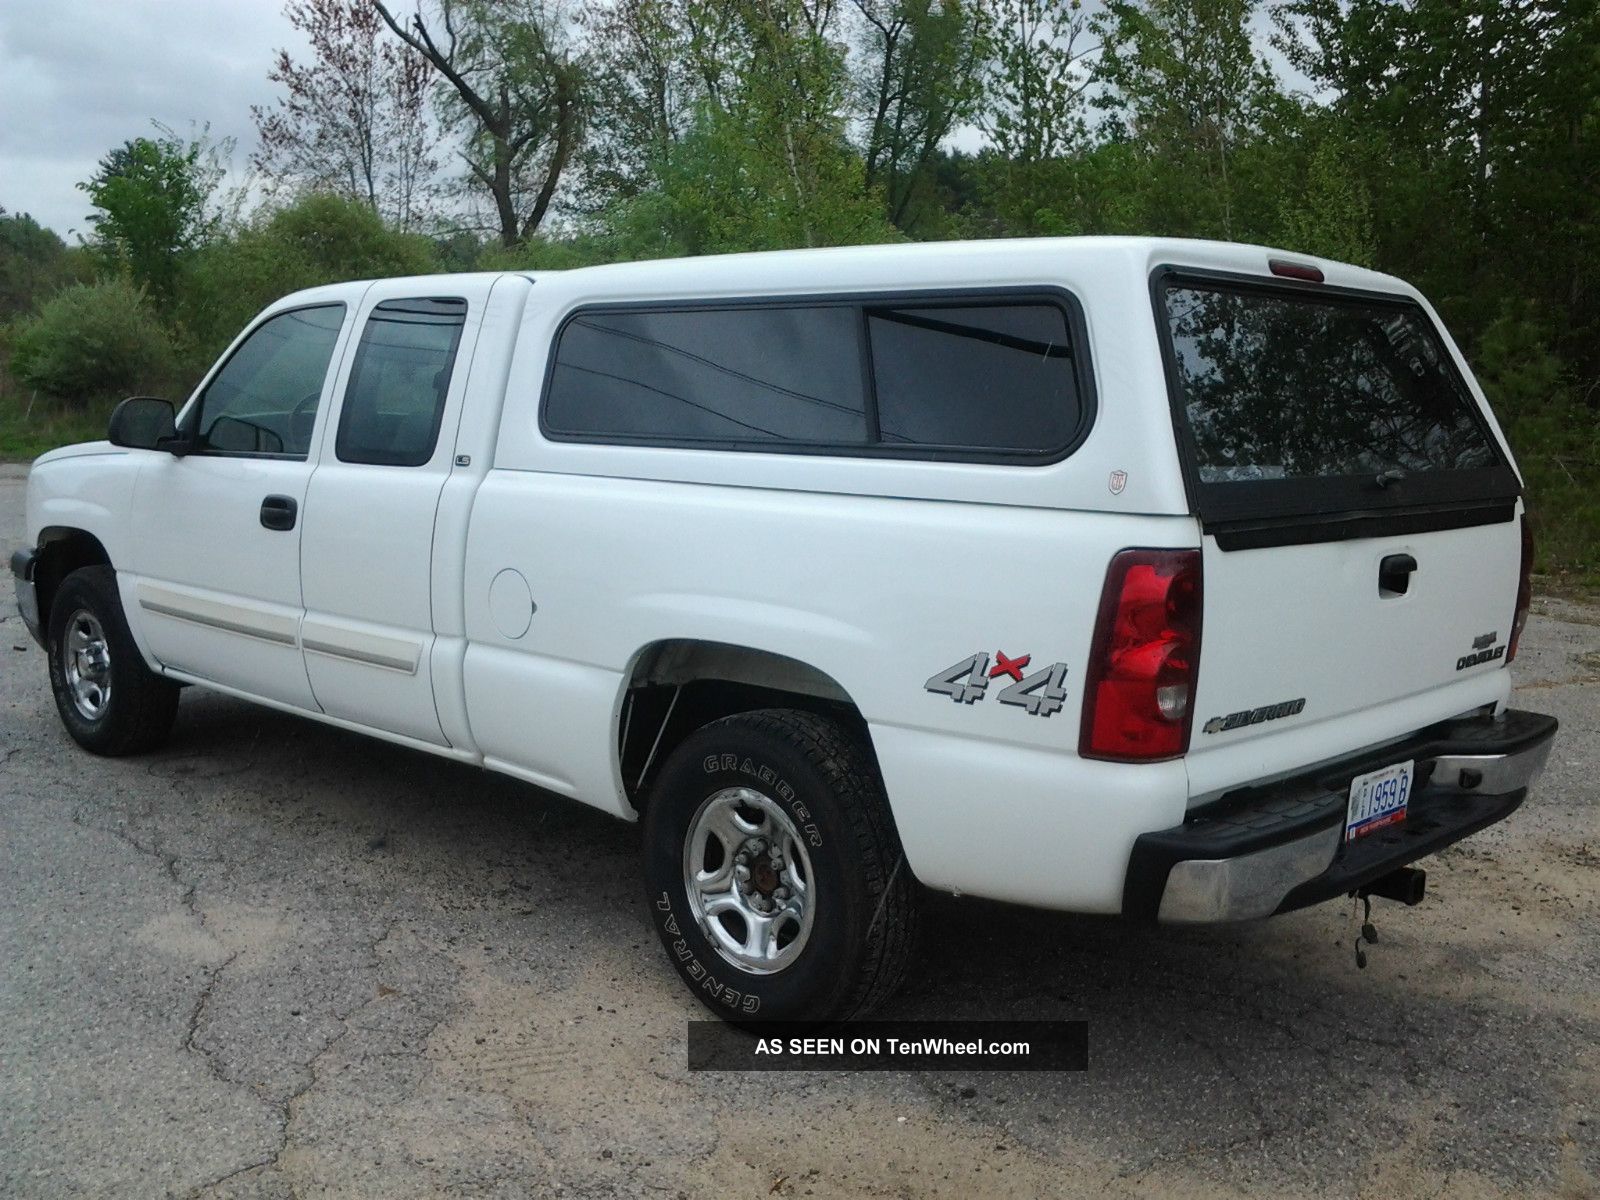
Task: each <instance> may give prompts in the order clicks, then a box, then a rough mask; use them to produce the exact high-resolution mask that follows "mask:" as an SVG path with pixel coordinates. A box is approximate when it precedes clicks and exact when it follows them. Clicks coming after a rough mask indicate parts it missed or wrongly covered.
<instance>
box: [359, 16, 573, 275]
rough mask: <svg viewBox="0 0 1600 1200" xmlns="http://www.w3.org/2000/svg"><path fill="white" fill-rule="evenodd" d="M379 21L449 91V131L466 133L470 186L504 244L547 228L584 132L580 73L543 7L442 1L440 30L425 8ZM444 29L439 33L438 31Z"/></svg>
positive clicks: (551, 18)
mask: <svg viewBox="0 0 1600 1200" xmlns="http://www.w3.org/2000/svg"><path fill="white" fill-rule="evenodd" d="M372 3H373V4H374V5H375V6H376V8H377V10H378V14H379V15H380V16H381V17H382V18H383V20H384V21H385V22H386V23H387V24H388V26H389V28H390V29H392V30H393V31H394V32H395V33H396V34H397V35H398V36H399V37H400V38H401V39H402V40H403V41H404V42H405V43H406V44H407V45H408V46H410V47H411V48H412V49H413V50H414V51H416V52H417V53H418V54H420V55H422V57H423V58H425V59H427V61H428V62H429V63H431V64H432V65H433V67H434V69H436V70H437V71H438V72H439V74H440V75H441V76H442V77H443V78H444V81H445V84H446V88H447V90H446V95H447V97H448V100H447V104H446V124H447V126H448V127H450V128H451V129H453V130H455V131H457V132H458V133H460V134H462V135H463V137H464V141H465V148H464V149H463V151H462V157H463V158H464V159H465V161H466V165H467V171H468V177H469V179H470V181H471V183H472V184H473V185H474V186H475V187H477V188H481V189H482V190H483V191H484V192H486V193H487V194H488V196H489V199H490V202H491V203H492V204H493V206H494V213H495V223H496V225H497V226H498V229H499V233H500V241H501V243H502V244H503V245H506V246H513V245H515V244H516V243H517V242H519V241H522V240H524V239H526V238H528V237H531V236H532V235H533V234H534V233H535V232H536V231H537V230H538V228H539V226H540V225H541V224H543V223H544V220H545V218H546V216H547V215H548V214H549V211H550V205H551V202H552V201H553V200H554V199H555V195H556V189H557V187H558V186H559V185H560V183H561V180H562V176H563V174H564V173H565V172H566V170H567V168H568V166H570V165H571V163H572V160H573V157H574V155H575V154H576V153H577V150H578V147H579V144H580V142H581V139H582V133H583V117H584V111H583V104H582V99H583V97H582V90H583V81H584V72H583V67H582V65H581V64H580V63H578V62H576V61H574V59H573V58H572V56H571V55H570V54H569V53H568V50H567V48H566V47H565V45H564V44H563V41H562V38H561V35H560V32H559V28H558V26H557V21H556V16H555V14H554V13H553V12H552V11H551V10H549V9H547V8H546V7H545V5H544V3H543V0H439V22H440V25H439V27H438V28H434V27H430V25H429V23H428V21H427V20H426V19H425V18H424V17H423V15H422V13H421V11H420V10H419V11H417V12H416V13H414V14H413V15H412V17H411V19H410V20H409V21H407V22H404V23H402V22H401V21H400V20H398V19H397V18H396V17H395V16H394V14H393V13H391V12H390V11H389V8H388V6H387V5H385V4H384V3H383V0H372ZM441 30H442V32H441Z"/></svg>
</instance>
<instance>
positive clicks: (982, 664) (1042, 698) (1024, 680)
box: [923, 650, 1067, 717]
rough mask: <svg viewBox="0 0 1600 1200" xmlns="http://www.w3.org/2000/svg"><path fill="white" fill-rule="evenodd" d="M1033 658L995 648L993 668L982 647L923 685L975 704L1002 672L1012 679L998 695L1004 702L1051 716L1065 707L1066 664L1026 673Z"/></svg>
mask: <svg viewBox="0 0 1600 1200" xmlns="http://www.w3.org/2000/svg"><path fill="white" fill-rule="evenodd" d="M1032 661H1033V655H1031V654H1019V655H1017V657H1016V658H1012V657H1010V656H1009V655H1007V654H1006V653H1005V651H1003V650H996V651H995V665H994V667H993V668H991V667H990V666H989V655H988V653H987V652H985V651H982V650H980V651H978V653H976V654H974V655H972V656H971V657H970V658H964V659H962V660H961V661H960V662H958V663H955V664H954V665H953V666H949V667H946V668H945V669H944V670H942V671H935V672H934V673H933V674H932V675H930V676H929V677H928V682H927V683H925V684H923V687H924V688H926V689H927V690H928V691H930V692H934V693H936V694H937V695H941V696H949V697H950V699H951V700H953V701H954V702H955V703H957V704H976V703H977V702H978V701H979V700H982V699H983V698H984V696H985V695H987V694H988V691H989V681H990V680H991V679H999V678H1000V677H1001V676H1002V675H1003V676H1006V677H1007V678H1009V679H1011V680H1012V681H1013V682H1012V683H1011V684H1010V686H1008V687H1007V688H1005V689H1004V690H1003V691H1002V692H1001V693H1000V694H999V696H998V697H996V699H998V700H999V701H1000V703H1001V704H1011V705H1014V706H1016V707H1017V708H1022V709H1026V710H1027V711H1028V713H1029V714H1031V715H1032V716H1035V717H1048V716H1049V715H1050V714H1051V713H1057V712H1060V711H1061V710H1062V709H1063V708H1064V707H1066V703H1067V689H1066V682H1067V664H1066V663H1059V662H1058V663H1051V664H1050V665H1049V666H1048V667H1040V668H1039V669H1038V670H1037V671H1034V672H1033V673H1032V674H1031V675H1025V674H1023V670H1024V668H1026V667H1027V665H1028V664H1029V663H1031V662H1032Z"/></svg>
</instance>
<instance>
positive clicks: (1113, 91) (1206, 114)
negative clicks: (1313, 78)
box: [1092, 0, 1278, 238]
mask: <svg viewBox="0 0 1600 1200" xmlns="http://www.w3.org/2000/svg"><path fill="white" fill-rule="evenodd" d="M1255 6H1256V0H1106V6H1105V8H1104V10H1103V11H1102V12H1101V13H1099V14H1098V15H1097V16H1096V18H1095V19H1094V21H1093V22H1092V27H1093V28H1094V30H1095V31H1096V32H1097V33H1098V35H1099V37H1100V39H1101V54H1100V60H1099V64H1098V71H1097V77H1098V79H1099V81H1100V82H1102V83H1103V84H1104V85H1105V87H1106V88H1107V92H1106V94H1105V96H1104V97H1103V99H1102V104H1103V106H1104V107H1106V108H1107V109H1108V110H1109V111H1110V113H1111V133H1112V135H1113V136H1114V137H1119V138H1126V139H1128V140H1129V141H1131V142H1132V143H1133V144H1134V145H1135V146H1137V147H1139V148H1140V149H1141V150H1142V151H1143V153H1144V154H1145V155H1146V156H1147V158H1148V159H1149V160H1150V161H1151V162H1152V163H1154V164H1157V165H1159V166H1160V167H1161V171H1160V174H1159V192H1157V193H1155V195H1156V196H1157V198H1158V201H1159V202H1158V203H1157V204H1156V205H1155V206H1153V208H1152V210H1151V212H1152V215H1153V216H1154V217H1155V218H1156V221H1157V223H1158V224H1159V225H1160V226H1162V230H1161V231H1162V232H1168V233H1190V234H1201V235H1208V236H1220V237H1224V238H1231V237H1233V236H1235V230H1236V229H1237V228H1238V227H1239V226H1240V225H1241V223H1242V222H1241V214H1240V212H1239V211H1238V207H1239V192H1240V185H1241V181H1240V180H1239V179H1237V178H1236V171H1235V160H1236V159H1237V158H1238V156H1239V153H1240V151H1241V150H1242V149H1243V148H1244V147H1245V146H1246V145H1248V143H1249V142H1250V141H1251V140H1252V139H1253V138H1254V137H1255V136H1256V135H1257V134H1259V132H1260V130H1261V126H1262V123H1263V121H1264V119H1265V117H1266V114H1267V113H1268V112H1269V111H1270V110H1271V108H1272V107H1273V105H1274V104H1275V102H1276V101H1277V99H1278V92H1277V86H1276V82H1275V81H1274V79H1273V77H1272V74H1271V72H1270V71H1269V70H1268V68H1267V66H1266V64H1265V62H1264V61H1263V60H1262V58H1261V55H1260V53H1259V52H1258V51H1257V50H1256V47H1255V44H1254V42H1253V41H1252V38H1251V34H1250V20H1251V17H1252V16H1253V14H1254V10H1255Z"/></svg>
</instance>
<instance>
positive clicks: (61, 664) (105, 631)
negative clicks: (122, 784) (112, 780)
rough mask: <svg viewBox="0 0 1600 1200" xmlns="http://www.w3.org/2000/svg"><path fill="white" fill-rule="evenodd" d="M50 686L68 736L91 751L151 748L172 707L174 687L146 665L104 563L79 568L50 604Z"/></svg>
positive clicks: (163, 733) (162, 734)
mask: <svg viewBox="0 0 1600 1200" xmlns="http://www.w3.org/2000/svg"><path fill="white" fill-rule="evenodd" d="M46 648H47V652H48V654H49V658H50V690H51V692H52V693H54V695H55V700H56V710H57V711H58V712H59V713H60V714H61V723H62V724H63V725H65V726H66V727H67V732H68V733H70V734H71V735H72V740H73V741H75V742H77V743H78V745H80V746H82V747H83V748H84V749H85V750H88V751H91V752H93V753H95V754H105V755H110V756H114V757H115V756H120V755H126V754H138V753H140V752H141V751H145V750H153V749H154V748H155V747H157V746H159V745H160V744H161V743H162V742H163V741H165V740H166V738H167V734H168V733H169V732H170V731H171V729H172V720H173V717H174V716H175V715H176V714H177V711H178V685H177V684H176V683H174V682H173V681H172V680H170V679H166V678H164V677H163V676H160V675H157V674H156V673H155V672H154V671H152V670H150V668H149V667H147V666H145V663H144V658H143V656H141V655H140V653H139V647H138V646H136V645H134V641H133V634H132V633H130V632H129V631H128V622H127V619H126V618H125V617H124V616H123V613H122V600H121V598H120V597H119V596H118V594H117V575H116V572H115V571H113V570H112V569H111V568H110V567H104V566H96V567H83V568H80V569H79V570H76V571H74V572H72V574H70V575H68V576H67V577H66V578H65V579H63V580H62V581H61V586H60V587H58V588H57V589H56V594H55V598H54V599H53V600H52V601H51V604H50V623H49V636H48V637H47V638H46Z"/></svg>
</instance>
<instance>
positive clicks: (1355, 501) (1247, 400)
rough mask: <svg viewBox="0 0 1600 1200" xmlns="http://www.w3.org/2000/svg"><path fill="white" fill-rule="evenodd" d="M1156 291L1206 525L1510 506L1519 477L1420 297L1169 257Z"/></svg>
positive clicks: (1182, 436)
mask: <svg viewBox="0 0 1600 1200" xmlns="http://www.w3.org/2000/svg"><path fill="white" fill-rule="evenodd" d="M1153 290H1154V295H1155V302H1156V318H1157V323H1158V326H1159V328H1160V331H1161V335H1162V339H1163V343H1164V347H1163V348H1164V352H1165V355H1166V366H1167V374H1168V380H1169V384H1170V388H1171V392H1172V403H1173V416H1174V424H1175V426H1176V428H1177V432H1178V436H1179V443H1180V452H1181V455H1182V457H1183V459H1184V464H1185V469H1186V473H1187V476H1188V484H1189V489H1190V493H1191V499H1192V500H1193V501H1194V503H1195V506H1196V510H1197V512H1198V513H1199V515H1200V517H1201V519H1202V521H1203V522H1204V523H1205V524H1206V526H1207V528H1208V531H1211V530H1212V529H1213V527H1220V528H1222V529H1224V530H1226V529H1228V528H1229V527H1230V526H1239V525H1249V524H1252V523H1256V524H1259V523H1285V524H1288V523H1293V522H1295V521H1297V520H1298V521H1301V522H1307V521H1309V522H1313V523H1315V522H1319V521H1322V522H1327V521H1332V522H1335V523H1337V522H1339V521H1341V520H1343V521H1345V522H1346V523H1348V519H1349V518H1350V517H1352V516H1359V517H1371V516H1372V515H1375V514H1376V515H1382V514H1388V515H1389V516H1390V517H1391V518H1394V517H1396V516H1397V515H1398V514H1401V513H1404V512H1410V513H1412V514H1424V515H1425V516H1426V517H1427V518H1431V521H1430V520H1427V519H1424V520H1421V521H1420V523H1419V521H1417V520H1413V521H1412V522H1411V525H1412V527H1415V528H1445V527H1449V526H1450V525H1451V524H1454V525H1463V524H1471V523H1480V521H1481V523H1487V522H1488V521H1491V520H1509V519H1510V512H1509V511H1508V508H1509V505H1510V503H1511V502H1512V501H1513V500H1515V498H1516V497H1517V495H1518V494H1519V493H1520V485H1519V483H1518V481H1517V477H1516V475H1515V473H1514V472H1513V471H1512V470H1511V467H1510V465H1509V464H1508V463H1507V462H1506V459H1505V456H1504V455H1503V454H1502V452H1501V450H1500V447H1499V444H1498V442H1497V441H1496V439H1495V438H1494V436H1493V434H1492V433H1491V431H1490V429H1489V427H1488V424H1487V422H1486V421H1485V419H1484V416H1483V414H1482V412H1481V411H1480V410H1479V407H1478V404H1477V401H1476V400H1475V399H1474V397H1473V395H1472V393H1471V391H1470V390H1469V389H1468V387H1467V384H1466V381H1465V380H1464V379H1463V378H1462V377H1461V374H1460V372H1459V371H1458V370H1457V369H1456V366H1455V363H1454V361H1453V360H1452V359H1451V357H1450V355H1449V352H1448V350H1447V349H1446V347H1445V345H1444V342H1443V340H1442V339H1441V338H1440V336H1439V333H1438V331H1437V330H1436V329H1435V328H1434V326H1433V323H1432V321H1431V320H1430V319H1429V317H1428V314H1427V312H1426V311H1425V310H1424V309H1423V308H1422V307H1421V306H1420V305H1418V304H1416V303H1415V302H1413V301H1411V300H1409V299H1407V298H1405V297H1400V296H1386V295H1379V294H1374V293H1357V292H1350V291H1345V290H1342V289H1334V288H1328V287H1324V286H1322V285H1316V284H1312V285H1293V284H1285V285H1280V284H1277V283H1275V282H1268V281H1263V280H1244V279H1240V278H1236V277H1219V276H1212V275H1200V274H1188V273H1185V272H1182V271H1176V270H1169V271H1166V272H1160V273H1158V274H1157V276H1156V278H1155V280H1154V284H1153ZM1446 514H1449V515H1446ZM1404 524H1405V522H1404V521H1400V522H1399V523H1398V524H1397V523H1396V521H1395V520H1391V521H1390V527H1391V528H1397V529H1398V528H1400V527H1402V526H1403V525H1404Z"/></svg>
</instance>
